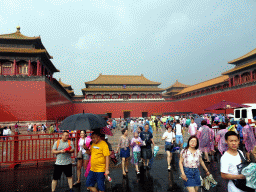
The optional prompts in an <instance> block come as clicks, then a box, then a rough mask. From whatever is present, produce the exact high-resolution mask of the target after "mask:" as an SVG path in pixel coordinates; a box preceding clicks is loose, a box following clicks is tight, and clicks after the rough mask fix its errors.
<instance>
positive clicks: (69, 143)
mask: <svg viewBox="0 0 256 192" xmlns="http://www.w3.org/2000/svg"><path fill="white" fill-rule="evenodd" d="M59 145H60V139H58V140H57V149H58V148H59ZM68 146H69V147H70V146H71V141H70V140H68Z"/></svg>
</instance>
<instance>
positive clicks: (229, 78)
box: [228, 78, 231, 87]
mask: <svg viewBox="0 0 256 192" xmlns="http://www.w3.org/2000/svg"><path fill="white" fill-rule="evenodd" d="M228 80H229V82H228V83H229V87H231V78H229V79H228Z"/></svg>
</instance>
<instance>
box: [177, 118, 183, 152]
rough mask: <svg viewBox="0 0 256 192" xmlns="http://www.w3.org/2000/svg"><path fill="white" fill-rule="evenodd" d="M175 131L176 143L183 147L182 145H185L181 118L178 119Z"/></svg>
mask: <svg viewBox="0 0 256 192" xmlns="http://www.w3.org/2000/svg"><path fill="white" fill-rule="evenodd" d="M175 131H176V136H175V140H176V143H177V144H178V145H179V146H180V148H182V145H183V136H182V132H183V128H182V126H181V124H180V120H177V121H176V129H175Z"/></svg>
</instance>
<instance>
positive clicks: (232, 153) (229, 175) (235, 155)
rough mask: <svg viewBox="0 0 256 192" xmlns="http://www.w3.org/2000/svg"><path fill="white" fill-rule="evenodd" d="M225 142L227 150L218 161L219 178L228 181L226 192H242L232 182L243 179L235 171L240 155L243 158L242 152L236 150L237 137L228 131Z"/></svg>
mask: <svg viewBox="0 0 256 192" xmlns="http://www.w3.org/2000/svg"><path fill="white" fill-rule="evenodd" d="M225 140H226V142H227V145H228V149H227V151H226V152H225V153H224V155H223V156H222V157H221V160H220V161H221V162H220V164H221V168H220V172H221V177H222V179H226V180H229V182H228V192H243V191H242V190H240V189H238V188H237V187H236V186H235V184H234V182H233V180H238V179H245V176H244V175H242V174H239V173H238V170H237V165H239V164H241V162H242V159H241V157H240V154H241V155H242V156H243V153H242V151H240V150H238V147H239V135H237V134H236V133H235V132H233V131H228V132H227V133H226V134H225ZM239 153H240V154H239Z"/></svg>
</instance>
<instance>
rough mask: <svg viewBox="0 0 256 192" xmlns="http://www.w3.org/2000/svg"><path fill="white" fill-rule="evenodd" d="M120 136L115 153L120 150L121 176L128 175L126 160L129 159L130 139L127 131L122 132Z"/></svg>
mask: <svg viewBox="0 0 256 192" xmlns="http://www.w3.org/2000/svg"><path fill="white" fill-rule="evenodd" d="M122 134H123V135H122V136H121V138H120V140H119V143H118V147H117V150H116V152H117V153H118V151H119V149H120V157H121V158H122V170H123V176H126V173H128V158H129V157H130V139H129V138H128V129H127V128H125V129H123V130H122Z"/></svg>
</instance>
